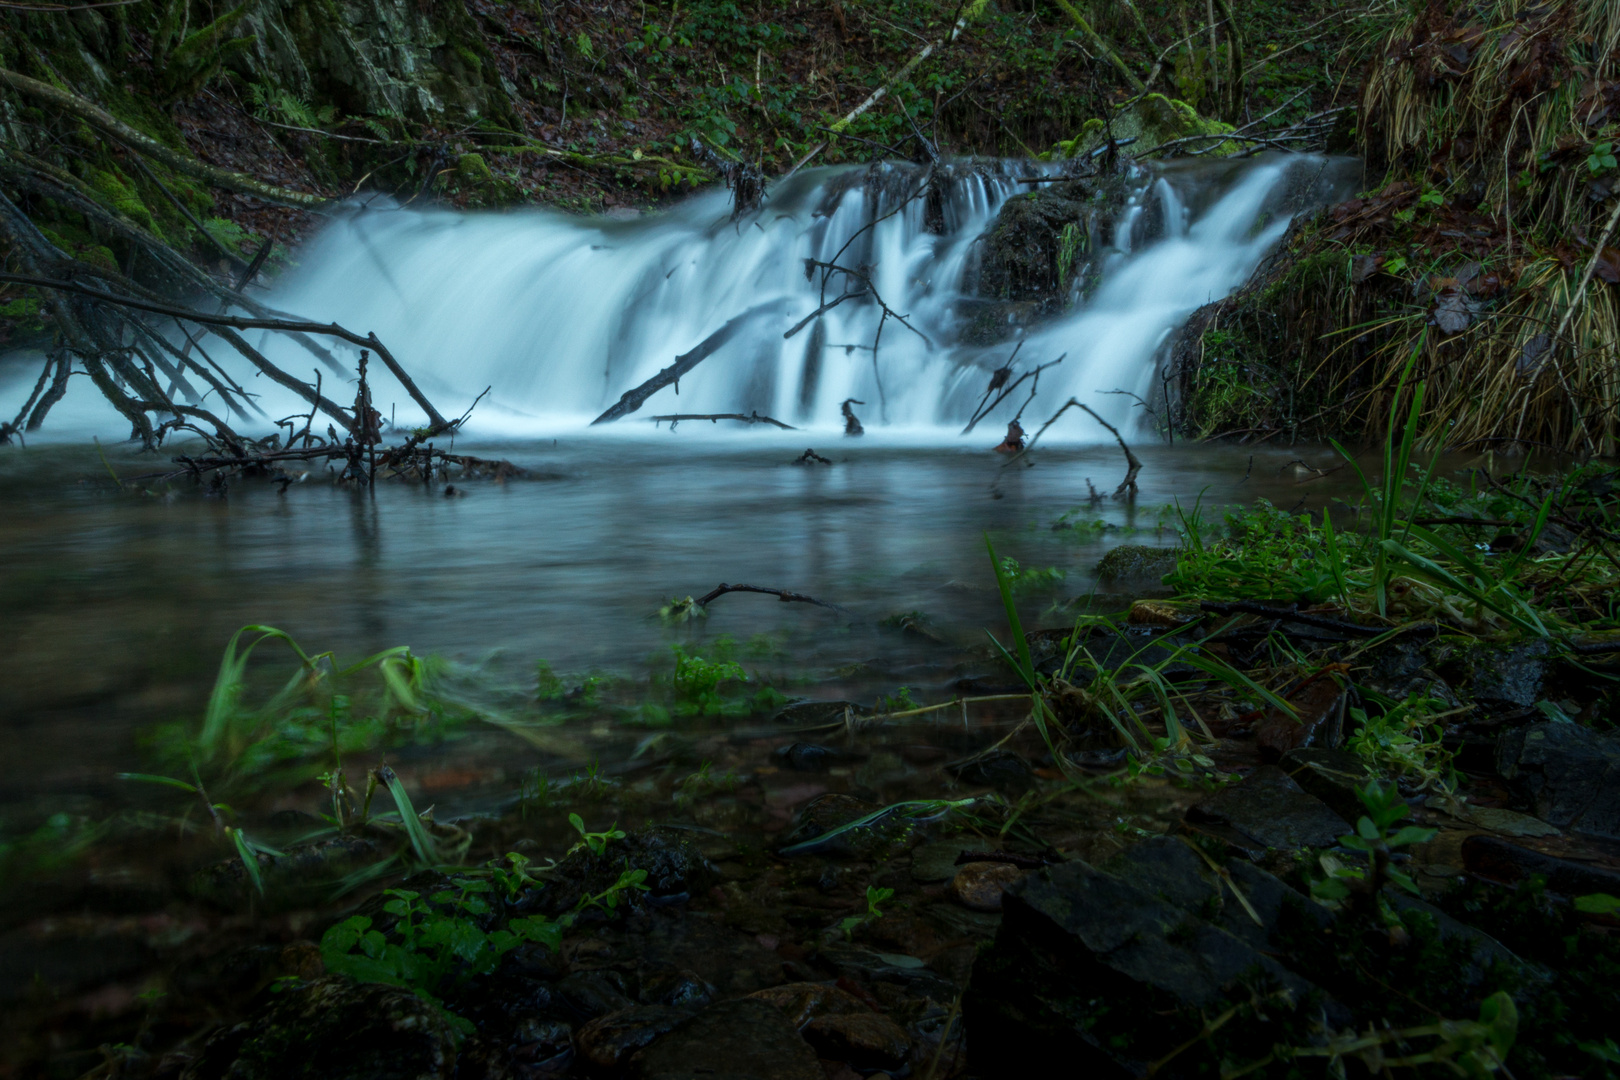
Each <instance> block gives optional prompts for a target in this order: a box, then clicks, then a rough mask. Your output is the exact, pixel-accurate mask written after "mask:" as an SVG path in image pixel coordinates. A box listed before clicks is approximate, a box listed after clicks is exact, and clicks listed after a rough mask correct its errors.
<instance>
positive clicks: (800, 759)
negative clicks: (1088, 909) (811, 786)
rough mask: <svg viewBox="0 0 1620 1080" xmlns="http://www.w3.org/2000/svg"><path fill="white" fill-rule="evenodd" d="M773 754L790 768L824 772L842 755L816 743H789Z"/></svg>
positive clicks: (841, 758)
mask: <svg viewBox="0 0 1620 1080" xmlns="http://www.w3.org/2000/svg"><path fill="white" fill-rule="evenodd" d="M775 756H776V757H777V758H778V759H779V760H781V762H782V763H783V764H784V765H786V766H787V767H788V768H790V769H794V770H796V771H798V772H826V771H827V770H828V769H830V768H832V767H833V765H835V764H836V763H838V762H839V761H842V760H843V758H844V755H843V754H842V753H840V752H839V751H837V750H834V749H833V748H832V747H830V746H819V745H817V744H816V743H804V742H796V743H789V744H788V745H787V746H784V747H781V748H780V749H778V750H777V751H776V754H775Z"/></svg>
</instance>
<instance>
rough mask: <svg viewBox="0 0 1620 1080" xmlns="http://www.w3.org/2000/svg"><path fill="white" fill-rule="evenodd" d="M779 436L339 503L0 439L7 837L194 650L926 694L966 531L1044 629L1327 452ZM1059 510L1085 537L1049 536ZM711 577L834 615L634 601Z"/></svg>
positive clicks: (173, 696)
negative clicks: (697, 656)
mask: <svg viewBox="0 0 1620 1080" xmlns="http://www.w3.org/2000/svg"><path fill="white" fill-rule="evenodd" d="M988 441H989V440H987V439H980V440H975V442H979V443H982V442H988ZM805 442H806V436H805V435H804V434H803V433H791V434H789V433H781V434H776V433H770V434H760V433H752V432H745V433H738V434H732V435H728V436H718V435H715V434H711V433H708V432H704V431H702V430H701V429H698V430H696V431H694V430H692V429H691V427H683V428H682V429H680V430H679V431H677V432H674V433H670V432H667V431H665V432H660V433H659V434H657V435H656V436H646V437H635V438H627V437H625V436H623V435H616V436H613V437H595V438H592V437H587V436H585V435H579V436H576V437H574V438H572V439H561V440H558V441H556V442H551V441H547V442H545V443H533V442H530V443H518V444H489V445H467V446H464V447H462V449H466V450H468V451H470V452H473V453H477V454H480V455H484V456H498V457H504V458H507V459H510V460H511V461H513V462H514V463H516V464H518V465H520V466H521V467H523V468H524V469H525V470H526V475H525V476H524V477H522V478H519V479H514V480H510V481H506V482H502V483H496V482H478V481H474V482H471V483H466V484H457V485H456V486H457V489H458V492H459V493H458V494H455V495H448V496H447V495H446V494H444V490H443V485H436V486H435V487H434V488H432V489H423V488H419V487H413V486H405V485H396V484H382V485H379V487H378V488H377V490H376V491H375V493H366V492H356V491H350V490H341V489H338V488H335V487H333V486H331V485H330V484H328V483H325V482H323V481H322V480H320V479H317V478H314V477H312V478H311V479H310V480H309V481H308V482H306V483H302V484H298V485H294V486H292V487H291V488H289V489H288V490H286V491H285V492H283V491H280V490H278V488H277V486H276V485H274V484H270V483H263V482H260V483H254V482H246V481H239V482H238V483H237V484H236V485H234V486H233V487H232V488H231V489H230V491H229V492H228V494H227V495H226V497H224V498H211V497H203V496H200V495H198V494H196V493H195V492H194V491H193V490H190V489H189V488H188V487H187V485H186V484H185V483H184V482H180V483H177V484H173V485H163V484H152V485H150V490H149V492H148V493H141V494H136V493H129V492H119V491H117V490H115V489H114V488H113V485H112V483H111V481H110V479H109V478H108V475H107V470H108V469H109V468H112V469H114V470H115V471H117V472H118V473H119V475H121V476H125V477H127V476H133V475H139V474H142V473H148V472H153V471H155V470H157V469H160V468H162V467H164V465H165V464H166V460H167V459H166V457H156V458H154V457H152V456H141V455H137V454H133V453H130V452H127V451H109V452H108V453H109V458H108V460H107V461H105V462H104V461H103V460H102V459H101V458H100V456H98V453H97V452H96V451H95V450H93V449H85V448H82V447H78V448H75V447H67V446H57V447H51V448H43V449H41V448H35V449H29V450H18V449H12V450H9V451H7V452H6V454H5V455H4V456H3V457H0V490H3V491H4V498H5V501H6V504H7V505H8V506H9V507H10V512H8V513H7V514H6V515H4V517H3V519H0V551H3V552H4V565H5V572H4V575H3V577H0V612H3V614H4V617H3V618H0V649H3V650H4V655H5V656H6V657H7V661H8V662H7V674H6V678H5V679H4V680H0V730H3V737H4V739H5V741H6V745H7V747H8V752H7V753H6V754H5V755H4V756H3V758H0V808H3V810H0V812H3V813H4V816H5V817H6V818H7V819H8V820H9V821H10V822H12V823H13V824H21V823H22V822H23V821H24V820H26V819H34V820H37V819H38V818H39V817H41V816H43V815H45V814H48V813H50V812H53V811H54V810H57V809H69V810H73V811H75V812H83V811H86V810H88V809H90V808H91V807H95V808H97V809H105V805H104V804H105V803H107V802H108V801H109V800H110V801H112V802H116V801H118V800H119V799H120V798H121V796H120V795H119V794H118V792H119V790H120V787H119V785H117V784H115V783H114V782H113V780H112V777H113V775H114V774H115V773H116V772H117V771H118V770H120V769H129V768H138V767H139V764H140V747H139V737H140V735H141V733H142V732H143V731H144V730H146V729H147V728H149V727H150V726H151V725H152V724H154V723H157V722H159V721H166V720H177V719H178V720H191V721H194V720H195V718H196V717H197V716H198V715H200V711H201V708H202V705H203V703H204V701H205V699H206V696H207V692H208V688H209V685H210V683H211V681H212V679H213V675H214V671H215V669H216V667H217V664H218V662H219V657H220V654H221V650H222V649H223V647H224V645H225V643H226V641H227V640H228V639H229V637H230V635H231V634H232V632H233V631H235V629H236V628H237V627H239V626H242V625H244V624H248V623H262V624H268V625H271V626H276V627H280V628H282V629H284V630H286V631H288V632H289V633H290V634H292V635H293V636H294V637H295V638H297V639H298V641H299V642H300V643H302V644H303V645H304V647H305V648H306V649H308V650H310V651H316V650H325V649H333V650H336V651H337V653H338V655H339V656H340V658H358V657H360V656H363V655H367V654H369V653H371V652H374V651H376V650H378V649H382V648H387V647H390V646H395V645H409V646H411V648H412V649H413V650H414V651H415V652H417V653H418V654H421V655H429V654H434V655H439V656H443V657H446V658H448V659H451V660H455V661H459V662H462V663H467V664H477V665H481V666H482V669H483V670H484V671H485V672H487V673H489V674H490V676H491V677H492V678H496V679H506V680H509V681H510V682H512V683H513V684H514V685H517V684H521V683H523V682H525V681H529V682H532V671H533V665H534V664H535V663H536V662H537V661H539V660H545V661H546V662H548V663H549V664H550V665H551V666H552V667H553V668H554V669H555V670H556V671H558V672H560V673H564V674H572V675H576V676H577V675H579V674H581V673H584V672H587V671H601V672H604V673H608V674H613V675H618V676H622V677H630V678H636V677H642V676H644V675H645V674H646V673H647V672H648V670H649V669H650V667H651V666H652V665H655V664H657V663H658V662H660V661H661V660H662V661H665V662H667V659H668V657H669V655H670V647H671V645H673V644H675V643H677V642H687V643H689V644H690V643H692V642H694V641H695V642H706V641H710V640H712V639H714V638H717V637H720V636H722V635H725V636H730V637H731V638H733V639H735V640H736V641H737V642H739V643H748V642H753V643H754V645H755V646H756V652H757V653H759V654H760V655H769V656H771V657H774V659H773V660H772V662H771V663H770V664H769V665H768V666H769V667H770V668H772V669H773V670H774V671H775V672H776V677H777V678H779V679H780V680H782V681H784V682H797V683H798V684H800V685H804V684H808V683H814V682H817V681H825V680H829V679H833V678H835V677H836V676H837V674H838V673H839V672H841V671H846V670H849V669H851V668H852V666H856V665H864V666H863V667H861V668H860V669H859V670H861V671H863V672H865V674H866V677H867V681H868V683H870V684H873V685H878V686H881V685H882V684H883V683H884V682H885V681H889V682H892V683H894V684H896V685H898V684H900V683H908V684H909V685H911V686H912V687H914V688H915V690H916V692H917V693H918V694H919V695H920V696H922V697H927V696H928V695H931V694H935V695H937V696H939V697H941V698H944V697H948V696H949V693H950V691H949V690H948V686H949V684H950V683H951V682H952V681H953V680H954V679H957V678H960V677H962V676H963V675H964V674H973V673H974V672H973V671H972V670H971V669H973V668H974V667H975V666H977V668H979V669H981V670H980V672H978V673H981V674H982V673H986V672H988V673H994V664H993V663H991V662H989V661H988V658H985V657H983V656H982V653H983V643H984V638H983V636H982V628H984V627H997V628H999V627H1002V626H1004V623H1005V618H1004V616H1002V615H1001V614H1000V602H999V598H998V596H997V594H996V591H995V583H994V579H993V576H992V574H991V568H990V564H989V559H988V556H987V554H986V551H985V543H984V539H985V534H986V533H988V534H989V535H990V536H991V537H992V538H993V539H994V541H995V542H996V545H997V550H998V552H999V553H1001V554H1003V555H1011V556H1013V557H1014V558H1016V559H1018V560H1019V561H1020V562H1021V563H1023V564H1024V565H1026V566H1030V567H1039V568H1043V569H1044V568H1048V567H1055V568H1057V569H1059V570H1061V571H1063V572H1064V574H1065V577H1064V578H1063V579H1062V581H1061V582H1059V583H1058V584H1057V585H1056V586H1054V587H1053V588H1052V589H1049V590H1040V591H1038V592H1036V593H1032V594H1028V595H1026V596H1025V597H1024V604H1025V607H1026V609H1027V610H1026V619H1028V620H1030V621H1032V622H1033V623H1037V624H1038V623H1040V622H1041V621H1042V620H1043V619H1044V620H1045V621H1046V622H1048V623H1052V624H1056V623H1059V622H1063V621H1066V620H1067V619H1069V618H1071V617H1072V616H1071V614H1069V612H1067V611H1064V610H1061V609H1060V608H1059V607H1058V605H1061V604H1064V603H1071V604H1072V603H1073V602H1074V601H1075V598H1077V597H1083V596H1085V595H1086V594H1088V593H1090V592H1091V591H1092V590H1093V589H1094V588H1095V587H1096V581H1095V576H1094V574H1093V573H1092V568H1093V567H1094V566H1095V565H1096V562H1097V560H1098V559H1099V558H1100V557H1101V555H1102V554H1103V553H1104V552H1105V551H1106V550H1107V549H1108V548H1109V547H1111V546H1113V545H1115V544H1118V543H1121V542H1133V543H1147V544H1159V545H1171V544H1173V543H1174V538H1175V534H1174V529H1173V524H1174V519H1173V516H1169V515H1167V514H1166V512H1165V510H1164V508H1165V507H1166V506H1168V505H1170V504H1172V503H1173V502H1175V501H1177V500H1179V501H1180V502H1181V503H1182V504H1183V505H1190V504H1191V503H1192V502H1194V501H1195V500H1197V499H1199V498H1200V497H1202V498H1203V500H1204V502H1205V503H1206V504H1210V503H1229V502H1234V501H1246V500H1249V499H1252V498H1254V497H1257V496H1266V497H1269V498H1271V499H1272V500H1273V501H1274V502H1277V503H1278V504H1279V505H1283V506H1289V505H1294V504H1295V503H1297V502H1298V501H1299V500H1300V499H1301V498H1302V497H1303V498H1307V499H1309V500H1311V501H1310V502H1309V503H1308V505H1314V506H1320V505H1324V504H1325V500H1326V498H1327V497H1328V495H1329V494H1330V493H1329V492H1328V491H1326V490H1324V487H1323V484H1324V482H1317V483H1312V484H1303V485H1302V484H1300V483H1299V482H1298V477H1297V475H1296V473H1297V469H1296V468H1295V467H1294V466H1292V465H1291V462H1293V461H1295V460H1297V459H1302V458H1303V459H1306V460H1310V461H1311V462H1312V463H1313V464H1320V463H1322V462H1324V461H1326V460H1327V459H1328V458H1329V457H1330V452H1326V451H1320V450H1308V451H1301V450H1299V449H1297V448H1296V449H1292V450H1282V449H1278V450H1260V451H1257V452H1254V453H1251V452H1250V451H1248V450H1243V449H1239V448H1223V447H1211V446H1195V447H1180V446H1177V447H1164V446H1159V447H1143V448H1141V449H1140V451H1139V452H1140V455H1141V457H1142V458H1143V460H1144V461H1145V463H1146V467H1145V468H1144V469H1143V471H1142V474H1141V477H1140V483H1141V491H1140V493H1139V494H1138V496H1137V498H1136V499H1135V500H1134V502H1128V501H1124V500H1114V499H1112V498H1104V499H1103V500H1102V501H1101V502H1100V503H1096V504H1090V503H1088V497H1087V480H1088V479H1089V480H1090V481H1091V482H1092V483H1093V484H1095V486H1096V487H1097V489H1098V490H1099V491H1101V492H1103V493H1108V492H1111V491H1112V489H1113V487H1114V486H1115V485H1116V484H1117V483H1118V481H1119V478H1120V476H1121V475H1122V473H1123V463H1122V461H1121V455H1120V452H1119V450H1118V448H1117V447H1116V446H1113V445H1106V446H1104V445H1094V446H1054V447H1052V448H1050V449H1046V448H1041V449H1039V450H1037V452H1035V453H1034V454H1032V455H1031V457H1032V459H1033V460H1034V461H1035V462H1036V464H1035V465H1034V466H1033V467H1025V466H1024V465H1023V464H1015V465H1013V466H1012V467H1011V468H1003V465H1004V464H1005V461H1004V459H1002V458H1001V457H999V456H998V455H994V454H990V453H987V452H986V451H985V450H984V448H983V447H982V446H978V445H973V446H967V447H963V446H940V445H906V444H902V443H896V442H889V443H884V442H882V441H880V440H877V439H872V438H868V439H863V440H855V439H843V438H837V437H824V438H822V440H821V441H820V443H819V445H818V449H819V450H820V451H822V452H823V453H824V455H825V456H827V457H829V458H830V459H831V460H832V462H833V463H832V464H831V465H808V466H797V465H793V464H790V463H791V462H792V461H793V460H794V459H795V458H796V457H798V456H799V454H800V453H801V452H802V451H803V450H804V449H805V447H804V445H803V444H804V443H805ZM1332 479H1334V478H1330V480H1329V481H1326V483H1331V482H1332ZM1065 514H1072V515H1073V516H1072V517H1071V518H1070V519H1069V520H1071V521H1079V522H1083V523H1087V524H1088V525H1090V526H1091V527H1087V528H1081V529H1060V530H1054V528H1053V525H1054V523H1055V522H1057V520H1058V519H1059V518H1060V517H1062V516H1063V515H1065ZM720 582H729V583H749V584H753V585H759V586H766V587H774V588H782V589H790V590H793V591H796V592H800V593H804V594H808V595H810V596H814V597H816V598H818V599H822V600H825V601H827V602H829V603H832V604H836V605H839V606H840V607H842V608H844V609H847V612H848V614H847V616H845V615H840V614H839V613H838V612H834V611H830V610H827V609H823V608H819V607H815V606H811V605H807V604H784V603H778V602H776V601H775V600H773V599H772V598H771V597H769V596H759V595H748V594H731V595H727V596H724V597H722V598H721V599H719V600H717V601H715V602H714V603H713V604H712V605H711V608H710V613H709V616H708V617H707V618H706V619H703V620H701V621H698V622H695V623H688V624H685V625H680V626H669V625H666V624H665V623H664V622H663V621H661V620H660V619H659V618H658V617H657V611H658V609H659V607H660V606H661V605H662V604H664V603H666V602H667V601H668V599H669V598H670V597H685V596H701V595H703V594H704V593H705V592H707V591H708V590H710V589H711V588H713V587H714V586H715V585H717V584H719V583H720ZM907 612H922V613H925V614H926V615H927V616H928V617H929V619H930V620H931V626H932V628H933V631H934V634H935V636H936V637H937V638H938V639H939V641H938V642H931V641H928V640H926V639H921V638H918V637H917V636H915V635H908V634H904V633H900V632H898V631H896V630H895V629H894V628H893V627H892V626H888V627H885V626H884V625H882V623H883V620H885V619H887V618H889V617H891V616H895V615H899V614H903V613H907ZM761 647H762V648H763V651H762V652H761ZM278 663H280V664H283V665H284V664H285V657H284V656H282V657H272V656H270V655H268V654H267V655H266V658H265V664H266V665H268V666H269V667H271V668H274V667H275V666H276V664H278ZM868 688H869V686H866V685H863V686H860V687H857V689H868ZM790 692H791V689H790ZM444 752H445V753H446V754H449V753H451V752H452V751H450V750H448V749H447V750H445V751H444Z"/></svg>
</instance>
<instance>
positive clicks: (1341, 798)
mask: <svg viewBox="0 0 1620 1080" xmlns="http://www.w3.org/2000/svg"><path fill="white" fill-rule="evenodd" d="M1278 765H1279V766H1280V767H1281V768H1282V770H1283V772H1285V773H1287V774H1288V775H1289V776H1291V777H1292V778H1293V780H1294V782H1295V783H1296V784H1298V785H1299V786H1300V787H1301V788H1303V789H1305V791H1306V793H1307V794H1310V795H1314V796H1316V797H1317V798H1318V799H1321V800H1322V801H1323V802H1324V803H1327V805H1328V809H1330V810H1332V811H1333V812H1334V813H1335V814H1338V815H1339V816H1340V817H1341V818H1343V819H1344V820H1345V821H1356V820H1358V819H1359V818H1360V817H1361V815H1362V814H1364V813H1366V808H1365V807H1363V806H1362V804H1361V797H1360V796H1359V795H1357V794H1356V788H1358V787H1362V786H1365V785H1366V783H1367V781H1368V780H1369V779H1371V777H1372V774H1371V773H1369V772H1368V771H1367V766H1366V765H1364V764H1363V763H1362V760H1361V759H1360V758H1359V757H1357V756H1356V755H1354V754H1352V753H1349V752H1347V751H1344V750H1329V749H1328V748H1326V747H1322V746H1307V747H1302V748H1300V749H1298V750H1292V751H1289V752H1288V753H1286V754H1284V755H1283V758H1282V760H1281V761H1280V762H1278Z"/></svg>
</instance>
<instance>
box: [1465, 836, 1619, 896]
mask: <svg viewBox="0 0 1620 1080" xmlns="http://www.w3.org/2000/svg"><path fill="white" fill-rule="evenodd" d="M1462 856H1463V867H1464V869H1466V870H1467V871H1468V872H1469V873H1470V874H1476V875H1478V876H1480V877H1484V878H1490V879H1491V880H1493V881H1501V882H1506V883H1509V884H1514V883H1517V882H1520V881H1528V880H1530V879H1531V878H1532V877H1539V878H1543V879H1545V881H1546V882H1547V889H1548V891H1550V892H1555V893H1559V894H1561V895H1563V896H1586V895H1588V894H1590V893H1608V894H1609V895H1610V896H1620V870H1616V869H1613V868H1611V867H1604V866H1598V865H1596V864H1594V863H1587V862H1576V861H1575V860H1573V859H1560V858H1558V857H1557V856H1554V855H1548V854H1545V853H1544V852H1540V851H1532V850H1530V849H1529V848H1526V847H1520V846H1519V845H1518V844H1511V843H1509V842H1508V841H1506V840H1503V839H1500V838H1499V837H1495V836H1486V835H1484V834H1477V835H1474V836H1470V837H1469V838H1468V839H1466V840H1464V841H1463V843H1462Z"/></svg>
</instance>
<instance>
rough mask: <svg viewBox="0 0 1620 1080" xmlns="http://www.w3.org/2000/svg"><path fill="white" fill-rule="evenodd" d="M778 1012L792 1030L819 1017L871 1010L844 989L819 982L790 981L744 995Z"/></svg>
mask: <svg viewBox="0 0 1620 1080" xmlns="http://www.w3.org/2000/svg"><path fill="white" fill-rule="evenodd" d="M748 996H749V997H751V998H753V999H754V1000H755V1001H764V1002H767V1003H768V1004H771V1005H774V1006H776V1007H777V1008H778V1009H781V1010H782V1015H784V1016H786V1017H787V1018H788V1020H789V1021H790V1022H791V1023H792V1024H793V1026H794V1027H796V1028H802V1027H804V1025H806V1024H808V1023H809V1022H810V1021H812V1020H814V1019H816V1018H817V1017H821V1016H841V1015H844V1014H846V1013H866V1012H871V1011H872V1007H871V1006H870V1005H868V1004H867V1003H866V1002H864V1001H862V1000H861V999H860V998H858V997H856V996H855V995H854V994H851V993H850V992H849V991H848V990H844V989H842V988H841V987H838V986H835V985H832V984H830V983H820V982H791V983H783V984H782V985H780V986H772V987H768V988H766V989H764V990H756V991H754V992H753V993H752V994H749V995H748Z"/></svg>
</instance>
